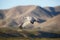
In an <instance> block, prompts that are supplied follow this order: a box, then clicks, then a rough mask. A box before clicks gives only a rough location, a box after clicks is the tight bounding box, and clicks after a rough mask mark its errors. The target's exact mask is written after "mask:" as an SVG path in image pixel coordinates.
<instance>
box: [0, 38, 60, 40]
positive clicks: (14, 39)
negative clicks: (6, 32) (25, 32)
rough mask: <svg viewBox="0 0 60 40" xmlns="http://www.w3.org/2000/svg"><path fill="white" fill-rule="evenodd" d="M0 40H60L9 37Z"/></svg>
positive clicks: (56, 39)
mask: <svg viewBox="0 0 60 40" xmlns="http://www.w3.org/2000/svg"><path fill="white" fill-rule="evenodd" d="M0 40H60V38H20V37H16V38H15V37H11V38H0Z"/></svg>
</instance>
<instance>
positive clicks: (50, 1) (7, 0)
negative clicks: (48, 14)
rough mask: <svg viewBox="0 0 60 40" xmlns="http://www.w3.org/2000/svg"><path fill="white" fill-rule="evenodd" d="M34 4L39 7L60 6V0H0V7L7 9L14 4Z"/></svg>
mask: <svg viewBox="0 0 60 40" xmlns="http://www.w3.org/2000/svg"><path fill="white" fill-rule="evenodd" d="M23 5H36V6H41V7H46V6H51V7H54V6H60V0H0V9H9V8H12V7H14V6H23Z"/></svg>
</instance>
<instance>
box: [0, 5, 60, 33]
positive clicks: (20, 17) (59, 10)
mask: <svg viewBox="0 0 60 40" xmlns="http://www.w3.org/2000/svg"><path fill="white" fill-rule="evenodd" d="M27 16H30V17H33V18H35V20H36V22H34V24H31V23H29V24H28V25H26V27H25V28H23V29H27V30H28V29H29V30H31V29H34V30H35V29H38V30H39V31H43V32H50V33H59V32H60V6H56V7H40V6H34V5H28V6H16V7H13V8H10V9H0V28H1V29H5V28H6V29H7V30H9V29H10V30H13V32H16V31H20V25H21V24H22V23H24V21H25V17H27ZM26 22H30V21H26Z"/></svg>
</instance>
